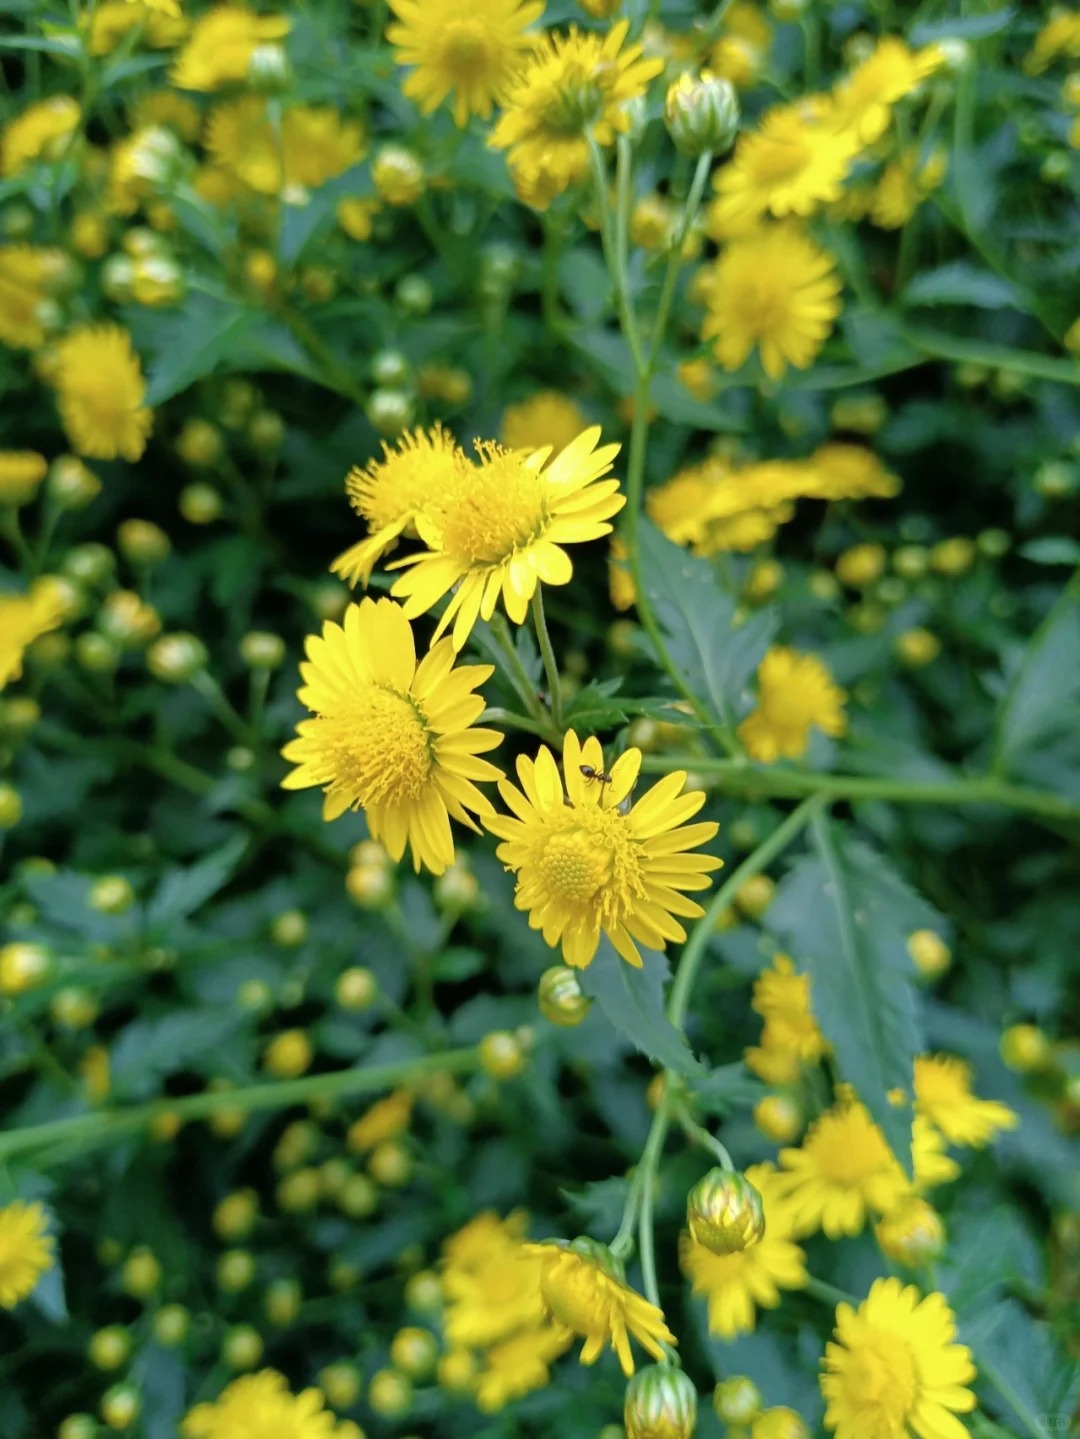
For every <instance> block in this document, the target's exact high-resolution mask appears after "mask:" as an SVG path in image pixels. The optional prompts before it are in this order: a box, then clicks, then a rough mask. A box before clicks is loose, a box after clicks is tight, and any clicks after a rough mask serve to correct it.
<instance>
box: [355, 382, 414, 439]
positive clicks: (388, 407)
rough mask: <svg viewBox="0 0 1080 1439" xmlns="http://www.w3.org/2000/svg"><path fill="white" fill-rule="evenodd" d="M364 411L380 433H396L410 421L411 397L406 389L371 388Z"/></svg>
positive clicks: (390, 434) (373, 426)
mask: <svg viewBox="0 0 1080 1439" xmlns="http://www.w3.org/2000/svg"><path fill="white" fill-rule="evenodd" d="M366 413H367V417H368V419H369V420H370V422H371V425H372V428H373V429H374V430H376V431H377V432H378V433H379V434H380V435H386V436H387V437H389V436H392V435H398V434H400V433H401V431H402V430H403V429H405V427H406V426H407V425H410V424H411V423H412V420H413V415H414V405H413V398H412V396H411V395H410V394H409V393H408V391H407V390H381V389H379V390H372V392H371V394H370V395H369V397H368V402H367V409H366Z"/></svg>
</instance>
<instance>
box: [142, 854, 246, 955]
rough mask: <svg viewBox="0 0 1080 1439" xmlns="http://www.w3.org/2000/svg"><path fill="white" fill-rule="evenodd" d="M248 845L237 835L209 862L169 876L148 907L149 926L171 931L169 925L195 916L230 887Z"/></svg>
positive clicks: (202, 862)
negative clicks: (219, 893) (213, 898)
mask: <svg viewBox="0 0 1080 1439" xmlns="http://www.w3.org/2000/svg"><path fill="white" fill-rule="evenodd" d="M247 846H248V841H247V837H246V836H245V835H235V836H234V837H233V838H232V839H230V840H228V841H227V842H226V843H225V844H223V845H222V846H221V848H220V849H216V850H214V852H213V853H212V854H208V855H207V856H206V858H205V859H200V860H199V861H198V862H197V863H196V864H193V865H189V866H188V867H187V868H186V869H174V870H172V871H171V872H170V873H169V874H166V876H165V878H164V879H163V880H162V882H161V884H160V886H159V887H158V891H157V893H156V894H155V895H154V897H153V899H152V900H151V901H150V904H149V905H148V907H147V914H146V922H147V927H148V928H149V929H151V930H163V931H167V930H168V927H169V925H171V924H175V923H176V922H177V920H181V919H187V918H188V917H189V916H190V915H192V914H194V913H195V911H196V910H197V909H198V908H199V907H200V906H201V905H203V904H205V903H206V901H207V900H208V899H210V898H211V897H212V896H213V895H215V894H217V892H218V890H219V889H221V888H223V887H224V886H225V885H226V884H228V882H229V880H230V879H231V877H232V874H233V871H234V870H235V869H236V866H237V865H238V864H239V863H240V857H241V855H243V853H244V851H245V850H246V849H247Z"/></svg>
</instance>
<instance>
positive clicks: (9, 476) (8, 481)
mask: <svg viewBox="0 0 1080 1439" xmlns="http://www.w3.org/2000/svg"><path fill="white" fill-rule="evenodd" d="M48 468H49V467H48V464H47V463H46V460H45V456H44V455H39V454H37V453H36V452H35V451H33V450H8V451H5V452H4V453H3V454H2V455H0V505H10V506H11V507H12V508H17V507H18V506H19V505H25V504H28V503H29V502H30V501H31V500H32V499H33V498H34V496H35V495H36V494H37V492H38V487H39V486H40V484H41V482H42V480H43V479H44V478H45V475H46V473H47V471H48Z"/></svg>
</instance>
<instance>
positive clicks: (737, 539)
mask: <svg viewBox="0 0 1080 1439" xmlns="http://www.w3.org/2000/svg"><path fill="white" fill-rule="evenodd" d="M803 468H804V467H803V466H802V465H799V464H798V463H796V462H792V461H785V460H774V461H767V462H765V463H763V464H760V465H747V466H744V467H742V468H741V469H736V468H735V466H733V465H732V464H730V463H729V462H728V461H727V460H725V459H722V458H721V457H720V456H719V455H710V456H709V457H708V458H707V459H705V460H703V461H702V462H701V463H700V464H696V465H689V466H687V467H686V468H685V469H683V470H680V471H679V472H678V474H676V475H673V476H672V478H671V479H670V480H667V481H666V482H665V483H664V484H662V485H658V486H656V487H655V488H654V489H651V490H650V491H649V492H648V495H647V496H646V500H645V508H646V511H647V513H648V515H649V518H650V519H651V520H652V521H653V523H654V524H655V525H657V526H659V528H660V529H661V530H663V532H664V534H665V535H667V537H668V539H669V540H671V541H673V543H675V544H677V545H688V546H689V547H690V548H691V549H692V550H693V552H694V554H695V555H702V556H708V555H714V554H716V553H718V552H719V551H721V550H739V551H744V550H751V549H754V548H755V547H756V546H757V545H759V544H761V543H763V542H764V541H765V540H768V539H771V538H772V536H773V535H774V534H775V533H776V529H777V527H778V526H779V525H781V524H783V523H785V522H786V521H787V520H789V519H791V517H792V515H793V514H794V513H795V510H794V506H793V505H792V504H791V500H790V497H791V495H792V494H793V493H794V494H798V493H799V492H800V491H801V488H802V486H803V484H804V480H803V478H802V471H803Z"/></svg>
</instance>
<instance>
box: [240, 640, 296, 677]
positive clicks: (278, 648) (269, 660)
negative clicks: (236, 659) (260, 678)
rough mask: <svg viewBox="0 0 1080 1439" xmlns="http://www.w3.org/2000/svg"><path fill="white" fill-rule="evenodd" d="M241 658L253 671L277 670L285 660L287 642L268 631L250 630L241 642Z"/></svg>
mask: <svg viewBox="0 0 1080 1439" xmlns="http://www.w3.org/2000/svg"><path fill="white" fill-rule="evenodd" d="M240 658H241V659H242V660H243V661H244V663H245V664H246V665H247V666H248V668H249V669H253V670H276V669H277V668H278V666H279V665H280V664H281V663H282V661H283V660H284V658H285V641H284V640H283V639H282V638H281V636H280V635H275V634H271V633H270V631H268V630H249V631H248V632H247V634H246V635H244V636H243V637H242V639H241V640H240Z"/></svg>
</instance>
